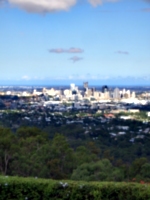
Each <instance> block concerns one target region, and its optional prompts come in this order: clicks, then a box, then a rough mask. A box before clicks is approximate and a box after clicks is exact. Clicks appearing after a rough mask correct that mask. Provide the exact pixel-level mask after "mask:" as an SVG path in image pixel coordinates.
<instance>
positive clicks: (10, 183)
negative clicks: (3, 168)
mask: <svg viewBox="0 0 150 200" xmlns="http://www.w3.org/2000/svg"><path fill="white" fill-rule="evenodd" d="M0 191H1V193H0V199H1V200H6V199H7V200H27V199H33V200H40V199H42V200H47V199H51V200H59V199H60V200H82V199H85V200H91V199H93V200H122V199H126V200H131V199H134V200H145V199H150V186H149V185H148V184H138V183H114V182H109V183H108V182H90V183H89V182H81V181H80V182H74V181H54V180H48V179H47V180H46V179H39V178H37V177H35V178H18V177H6V176H5V177H4V176H3V177H2V176H1V177H0Z"/></svg>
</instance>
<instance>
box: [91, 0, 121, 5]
mask: <svg viewBox="0 0 150 200" xmlns="http://www.w3.org/2000/svg"><path fill="white" fill-rule="evenodd" d="M88 1H89V3H90V4H92V5H93V6H98V5H102V4H103V3H106V2H111V3H115V2H118V1H120V0H88Z"/></svg>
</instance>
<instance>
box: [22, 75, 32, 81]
mask: <svg viewBox="0 0 150 200" xmlns="http://www.w3.org/2000/svg"><path fill="white" fill-rule="evenodd" d="M21 79H23V80H26V81H28V80H30V77H29V76H27V75H25V76H22V77H21Z"/></svg>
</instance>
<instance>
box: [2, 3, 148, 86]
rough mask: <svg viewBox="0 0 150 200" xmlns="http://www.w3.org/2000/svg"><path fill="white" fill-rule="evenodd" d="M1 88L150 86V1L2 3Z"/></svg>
mask: <svg viewBox="0 0 150 200" xmlns="http://www.w3.org/2000/svg"><path fill="white" fill-rule="evenodd" d="M0 69H1V73H0V84H4V83H5V84H7V83H8V84H9V83H11V84H12V83H14V84H52V83H54V84H55V83H57V84H65V83H67V84H69V83H72V82H75V83H77V84H80V83H81V84H82V82H83V81H89V83H91V84H104V83H105V84H107V83H109V84H119V85H121V84H137V85H140V84H150V0H89V1H88V0H78V1H77V0H28V1H26V0H7V1H5V0H0Z"/></svg>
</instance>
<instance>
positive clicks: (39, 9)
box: [0, 0, 150, 13]
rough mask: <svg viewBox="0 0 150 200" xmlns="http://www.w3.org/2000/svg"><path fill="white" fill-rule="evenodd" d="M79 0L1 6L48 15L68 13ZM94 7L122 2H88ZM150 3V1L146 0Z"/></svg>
mask: <svg viewBox="0 0 150 200" xmlns="http://www.w3.org/2000/svg"><path fill="white" fill-rule="evenodd" d="M78 1H79V0H0V4H2V3H3V2H8V3H9V4H10V5H12V6H14V7H18V8H20V9H22V10H25V11H27V12H29V13H48V12H57V11H62V10H64V11H67V10H69V9H70V8H71V7H73V6H74V5H75V4H76V3H77V2H78ZM86 1H88V2H89V3H90V4H91V5H92V6H98V5H102V4H103V3H106V2H111V3H114V2H118V1H120V0H86ZM144 1H147V2H150V1H149V0H144Z"/></svg>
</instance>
